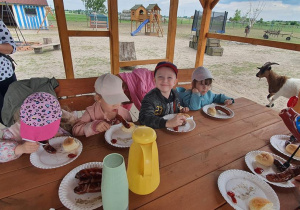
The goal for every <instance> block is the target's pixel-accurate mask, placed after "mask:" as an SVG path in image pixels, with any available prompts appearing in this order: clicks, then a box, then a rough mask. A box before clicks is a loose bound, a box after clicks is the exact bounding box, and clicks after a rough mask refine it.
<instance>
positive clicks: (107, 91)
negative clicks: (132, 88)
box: [95, 73, 130, 104]
mask: <svg viewBox="0 0 300 210" xmlns="http://www.w3.org/2000/svg"><path fill="white" fill-rule="evenodd" d="M95 91H96V93H98V94H100V95H101V96H102V98H103V99H104V101H105V102H106V103H108V104H120V103H122V102H125V101H130V100H129V99H128V98H127V96H126V95H125V94H124V91H123V88H122V80H121V79H120V78H119V77H117V76H115V75H113V74H109V73H107V74H103V75H101V76H100V77H98V79H97V80H96V82H95Z"/></svg>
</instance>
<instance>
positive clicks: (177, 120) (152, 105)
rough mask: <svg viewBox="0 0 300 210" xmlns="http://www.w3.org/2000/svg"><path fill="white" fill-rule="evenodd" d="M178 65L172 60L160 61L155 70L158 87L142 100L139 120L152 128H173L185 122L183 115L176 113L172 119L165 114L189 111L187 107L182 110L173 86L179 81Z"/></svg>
mask: <svg viewBox="0 0 300 210" xmlns="http://www.w3.org/2000/svg"><path fill="white" fill-rule="evenodd" d="M177 73H178V69H177V67H176V66H175V65H174V64H173V63H171V62H160V63H158V64H157V65H156V68H155V71H154V81H155V86H156V88H154V89H152V90H151V91H150V92H149V93H147V94H146V95H145V97H144V99H143V100H142V106H141V110H140V114H139V122H140V123H141V124H142V125H147V126H149V127H152V128H155V129H156V128H166V127H169V128H173V127H177V126H180V125H182V124H183V122H184V121H185V120H186V118H185V116H183V115H176V116H175V117H174V118H173V119H171V120H165V119H164V118H163V116H165V115H167V114H174V113H179V112H180V111H182V112H187V111H189V110H188V109H187V108H183V109H182V110H180V103H179V98H178V95H177V93H176V91H174V90H173V89H172V88H173V87H174V86H175V85H176V83H177Z"/></svg>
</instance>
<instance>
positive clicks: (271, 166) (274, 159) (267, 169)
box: [245, 151, 295, 188]
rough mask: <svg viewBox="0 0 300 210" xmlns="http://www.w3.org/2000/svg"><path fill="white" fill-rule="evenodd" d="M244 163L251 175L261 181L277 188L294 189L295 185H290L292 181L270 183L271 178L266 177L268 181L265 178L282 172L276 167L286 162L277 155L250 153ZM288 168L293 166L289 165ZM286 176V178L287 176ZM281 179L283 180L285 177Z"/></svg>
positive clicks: (258, 152) (263, 152)
mask: <svg viewBox="0 0 300 210" xmlns="http://www.w3.org/2000/svg"><path fill="white" fill-rule="evenodd" d="M259 158H261V159H259ZM245 162H246V164H247V166H248V168H249V169H250V170H251V171H252V173H254V174H255V175H257V176H258V177H259V178H261V179H262V180H264V181H266V182H268V183H270V184H273V185H276V186H278V187H285V188H290V187H295V185H294V184H293V183H292V180H293V179H290V180H287V181H282V182H278V180H277V181H274V180H273V181H272V178H271V177H268V179H267V178H266V176H267V175H269V174H280V173H281V172H282V171H281V169H280V166H278V165H280V164H283V163H284V162H286V160H284V159H283V158H281V157H279V156H278V155H275V154H272V153H270V152H265V151H251V152H249V153H247V154H246V156H245ZM290 167H293V166H292V165H291V166H290ZM286 175H287V176H288V174H286ZM282 178H283V179H284V178H285V177H282Z"/></svg>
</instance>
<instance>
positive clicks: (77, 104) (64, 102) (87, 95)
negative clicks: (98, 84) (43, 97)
mask: <svg viewBox="0 0 300 210" xmlns="http://www.w3.org/2000/svg"><path fill="white" fill-rule="evenodd" d="M97 78H98V77H90V78H78V79H58V80H57V81H58V83H59V86H58V87H57V88H55V93H56V96H57V98H58V101H59V103H60V105H61V106H62V107H65V106H67V107H68V108H69V109H71V111H82V110H85V108H86V107H88V106H91V105H92V104H93V103H94V102H95V100H94V93H95V88H94V84H95V81H96V79H97Z"/></svg>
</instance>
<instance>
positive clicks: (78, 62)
mask: <svg viewBox="0 0 300 210" xmlns="http://www.w3.org/2000/svg"><path fill="white" fill-rule="evenodd" d="M68 27H69V28H70V29H75V28H80V27H81V28H82V29H85V28H86V27H87V26H86V23H85V22H82V23H81V24H79V22H68ZM162 27H163V30H164V36H163V37H157V36H146V35H145V34H144V33H143V32H141V33H138V34H137V35H136V36H131V35H130V33H131V25H130V22H122V23H119V33H120V42H134V44H135V51H136V56H137V59H154V58H162V57H164V56H165V48H166V32H167V24H162ZM226 31H227V33H235V34H237V35H238V33H240V35H241V36H243V33H244V31H243V28H240V29H235V32H234V31H233V29H226ZM12 33H14V31H12ZM22 33H23V34H24V36H25V38H26V40H27V41H28V42H30V41H40V42H42V41H43V38H45V37H48V38H52V42H59V37H58V31H57V28H56V27H53V28H51V29H50V30H41V31H40V32H39V33H38V34H37V33H36V30H23V31H22ZM251 33H253V34H255V33H257V34H260V36H261V32H255V30H252V31H251ZM250 35H251V34H250ZM190 39H191V24H178V25H177V35H176V48H175V57H174V63H175V64H176V65H177V66H178V67H179V68H191V67H194V63H195V56H196V50H194V49H192V48H189V46H188V43H189V41H190ZM291 41H293V40H291ZM221 44H222V47H223V48H224V54H223V56H217V57H216V56H209V55H205V58H204V63H205V66H206V67H208V68H209V69H210V70H211V71H212V73H213V76H214V79H215V80H214V82H213V90H214V89H220V91H223V92H224V93H227V94H228V95H241V96H244V97H246V98H249V99H251V100H253V101H256V102H257V103H260V104H267V99H266V96H267V94H268V91H267V90H268V87H267V81H266V80H265V79H261V80H260V81H259V80H258V79H257V78H256V77H255V74H256V73H257V68H256V67H259V66H261V65H262V64H264V63H265V62H267V61H273V62H278V63H279V64H280V65H279V66H276V67H274V70H275V71H276V72H277V73H278V74H284V75H288V76H291V77H296V78H299V75H300V70H299V66H300V60H299V57H300V53H299V52H296V51H289V50H282V49H276V48H270V50H268V48H266V47H262V46H255V45H249V44H242V43H237V42H228V41H222V43H221ZM70 45H71V49H72V56H73V62H74V63H73V64H74V70H75V77H76V78H78V77H93V76H98V75H100V74H102V73H107V72H110V55H109V40H108V38H96V37H94V38H88V39H87V38H85V37H82V38H80V37H76V38H75V37H74V38H70ZM237 55H238V56H237ZM12 57H13V58H14V59H15V61H16V62H17V64H18V65H17V67H16V74H17V77H18V79H28V78H30V77H41V75H43V76H45V77H53V76H54V77H56V78H64V77H65V72H64V67H63V60H62V54H61V51H60V50H52V49H49V50H45V51H44V52H43V54H35V53H34V52H33V50H32V51H20V52H17V53H15V54H13V56H12ZM143 67H145V68H149V69H152V70H153V69H154V67H155V65H146V66H143ZM241 87H243V88H241ZM285 104H286V99H284V98H279V99H278V100H277V101H276V103H275V107H274V108H275V109H278V110H280V109H282V108H283V107H284V106H285Z"/></svg>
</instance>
